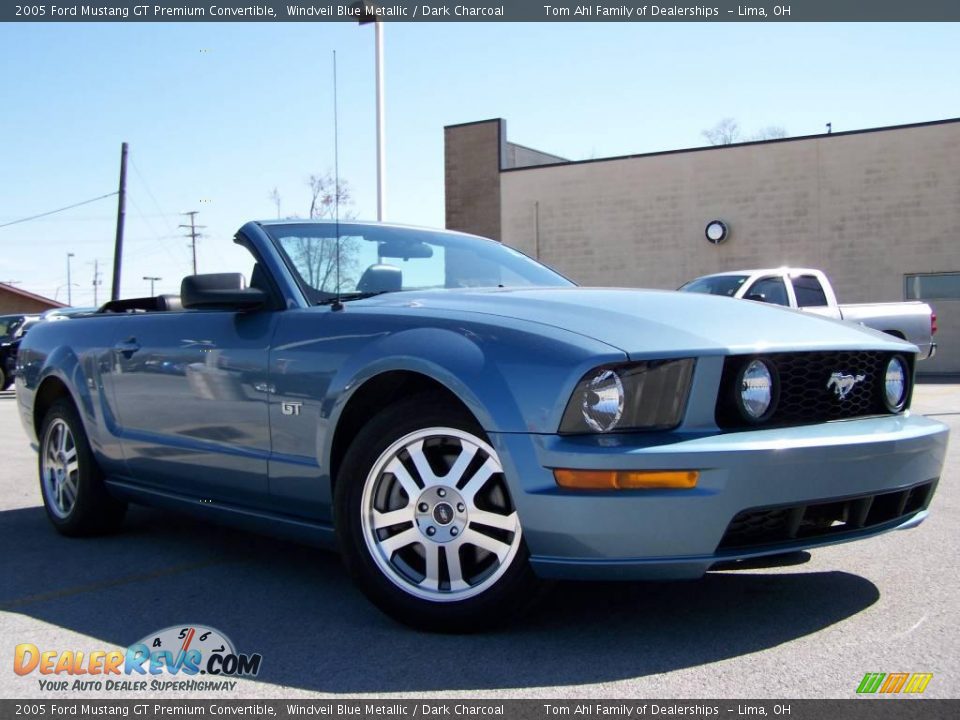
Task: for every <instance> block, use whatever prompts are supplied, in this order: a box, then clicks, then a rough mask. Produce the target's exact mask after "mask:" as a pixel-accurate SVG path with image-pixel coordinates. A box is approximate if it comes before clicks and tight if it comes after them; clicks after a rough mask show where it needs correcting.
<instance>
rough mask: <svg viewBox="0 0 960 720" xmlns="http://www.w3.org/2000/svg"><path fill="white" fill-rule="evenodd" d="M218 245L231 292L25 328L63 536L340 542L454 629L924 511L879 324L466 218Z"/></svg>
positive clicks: (410, 619) (21, 361) (296, 230)
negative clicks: (134, 517)
mask: <svg viewBox="0 0 960 720" xmlns="http://www.w3.org/2000/svg"><path fill="white" fill-rule="evenodd" d="M338 228H339V231H338ZM236 241H237V243H238V244H240V245H241V246H242V247H244V248H246V249H247V250H248V251H249V252H250V254H251V255H252V258H251V265H252V272H251V275H250V284H249V286H246V284H245V282H244V278H243V275H241V274H239V273H235V274H233V273H220V274H214V275H194V276H190V277H187V278H185V279H184V280H183V284H182V288H181V294H180V296H179V297H178V296H169V295H161V296H158V297H154V298H141V299H131V300H121V301H116V302H112V303H108V304H107V305H105V306H104V307H103V308H101V309H100V310H99V311H98V312H96V313H91V314H89V315H88V316H85V317H75V318H74V319H71V320H70V321H68V322H61V323H45V324H41V325H38V326H37V327H36V328H35V329H34V330H33V331H32V332H31V333H30V334H29V335H28V336H27V337H26V339H25V340H24V342H23V345H22V347H21V348H20V352H19V355H18V361H17V364H18V367H17V380H16V386H17V398H18V405H19V410H20V414H21V416H22V420H23V423H24V425H25V427H26V429H27V432H28V433H29V434H30V435H31V437H32V438H33V439H35V441H36V442H37V445H38V447H39V472H40V484H41V489H42V492H43V500H44V504H45V507H46V511H47V515H48V516H49V519H50V521H51V522H52V523H53V525H54V526H55V527H56V528H57V529H58V530H59V531H60V532H62V533H64V534H66V535H81V534H90V533H95V532H102V531H108V530H111V529H115V528H116V527H117V526H118V525H119V523H120V521H121V519H122V517H123V513H124V510H125V508H126V503H128V502H134V503H145V504H151V505H157V506H162V507H168V508H173V509H180V510H188V511H192V512H194V513H198V514H201V515H203V516H205V517H208V518H210V519H213V520H216V521H219V522H228V523H234V524H237V525H240V526H243V527H246V528H250V529H253V530H265V531H268V532H271V533H280V534H285V535H287V536H293V537H295V538H298V539H301V540H306V541H309V542H317V543H321V544H328V545H336V546H338V547H339V549H340V551H341V552H342V554H343V556H344V559H345V562H346V565H347V568H348V569H349V572H350V574H351V575H352V576H353V578H354V579H355V580H356V582H357V583H358V584H359V586H360V587H361V588H362V590H363V591H364V593H366V595H367V596H368V597H369V598H370V599H371V600H372V601H373V602H374V603H375V604H376V605H377V606H379V607H380V608H381V609H382V610H384V611H385V612H386V613H388V614H390V615H391V616H393V617H395V618H397V619H399V620H401V621H403V622H406V623H409V624H411V625H415V626H417V627H421V628H428V629H436V630H469V629H476V628H480V627H484V626H487V625H489V624H490V623H492V622H495V621H498V620H501V619H503V618H505V617H508V616H510V615H511V614H512V613H514V612H515V611H516V610H517V609H518V608H521V607H523V606H524V605H525V604H526V601H527V599H528V598H530V597H533V596H534V595H535V593H533V592H531V591H532V590H533V589H534V587H535V586H536V584H537V582H538V580H539V579H540V578H584V579H643V578H646V579H679V578H696V577H699V576H701V575H703V574H704V573H705V572H706V571H707V570H708V569H709V568H710V567H711V566H713V565H715V564H716V563H718V562H724V561H733V560H739V559H745V558H752V557H758V556H765V555H776V554H780V553H785V552H790V551H794V550H798V549H801V548H811V547H816V546H820V545H827V544H830V543H835V542H843V541H849V540H856V539H860V538H866V537H870V536H872V535H876V534H878V533H881V532H884V531H887V530H892V529H895V528H906V527H911V526H914V525H917V524H918V523H919V522H920V521H922V520H923V518H924V517H925V516H926V514H927V508H928V506H929V504H930V501H931V499H932V497H933V494H934V491H935V489H936V485H937V481H938V479H939V477H940V472H941V468H942V465H943V459H944V453H945V449H946V442H947V429H946V427H945V426H944V425H942V424H940V423H938V422H935V421H933V420H928V419H926V418H923V417H920V416H917V415H914V414H912V413H911V412H910V410H909V407H910V398H911V391H912V382H913V376H914V363H915V359H916V357H915V356H916V351H917V349H916V347H914V346H912V345H908V344H906V343H904V342H902V341H899V340H897V339H895V338H892V337H890V336H886V335H881V334H880V333H877V332H874V331H871V330H865V329H860V328H856V327H852V326H850V325H848V324H845V323H840V322H835V321H832V320H825V319H821V318H817V317H810V316H808V315H803V314H801V313H798V312H795V311H791V310H784V309H781V308H776V307H769V306H765V305H761V304H759V303H744V302H738V301H736V300H731V299H727V298H719V297H710V296H702V295H696V294H688V293H675V292H659V291H641V290H622V289H603V288H593V289H590V288H580V287H577V286H575V285H574V284H573V283H571V282H569V281H568V280H566V279H565V278H563V277H562V276H560V275H558V274H556V273H555V272H553V271H552V270H550V269H549V268H546V267H544V266H543V265H540V264H539V263H537V262H535V261H533V260H531V259H530V258H528V257H526V256H524V255H522V254H520V253H518V252H516V251H514V250H512V249H510V248H508V247H505V246H503V245H501V244H500V243H497V242H494V241H491V240H485V239H482V238H478V237H473V236H469V235H463V234H459V233H452V232H445V231H432V230H421V229H413V228H406V227H399V226H389V225H375V224H360V223H340V224H339V225H336V224H334V223H326V222H299V221H297V222H294V221H287V222H279V221H278V222H260V223H253V222H252V223H248V224H247V225H245V226H244V227H243V228H242V229H241V230H240V231H239V233H238V234H237V236H236ZM338 258H339V262H338V261H337V260H338ZM84 547H85V546H84ZM80 551H81V550H80V549H79V547H78V552H80Z"/></svg>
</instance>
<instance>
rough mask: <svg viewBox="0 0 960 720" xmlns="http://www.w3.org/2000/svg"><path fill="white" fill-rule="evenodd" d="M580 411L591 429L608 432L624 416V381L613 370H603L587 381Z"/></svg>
mask: <svg viewBox="0 0 960 720" xmlns="http://www.w3.org/2000/svg"><path fill="white" fill-rule="evenodd" d="M582 397H583V400H582V402H581V403H580V412H581V413H582V415H583V421H584V422H585V423H587V425H588V426H589V427H590V429H591V430H594V431H596V432H606V431H607V430H611V429H613V428H614V427H616V425H617V423H618V422H620V418H622V417H623V383H622V382H621V381H620V378H619V377H617V374H616V373H615V372H614V371H613V370H602V371H601V372H600V373H598V374H597V375H594V376H593V377H592V378H590V380H589V381H588V382H587V387H586V391H585V392H584V393H582Z"/></svg>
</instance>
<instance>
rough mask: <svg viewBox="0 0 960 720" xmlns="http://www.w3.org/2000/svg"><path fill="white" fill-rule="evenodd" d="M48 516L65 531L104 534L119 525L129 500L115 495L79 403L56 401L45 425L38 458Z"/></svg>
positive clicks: (44, 421) (67, 532) (58, 528)
mask: <svg viewBox="0 0 960 720" xmlns="http://www.w3.org/2000/svg"><path fill="white" fill-rule="evenodd" d="M37 465H38V470H39V475H40V493H41V494H42V495H43V507H44V509H45V510H46V511H47V517H48V518H49V519H50V522H51V523H52V524H53V526H54V528H56V530H57V532H59V533H61V534H62V535H68V536H71V537H76V536H84V535H98V534H101V533H106V532H111V531H114V530H116V529H117V528H118V527H119V526H120V524H121V523H122V522H123V516H124V514H125V513H126V510H127V504H126V503H124V502H121V501H120V500H117V499H116V498H114V497H112V496H111V495H110V493H109V492H108V491H107V488H106V485H104V482H103V473H102V472H101V470H100V467H99V466H98V465H97V461H96V460H95V459H94V457H93V452H92V451H91V450H90V443H89V442H88V440H87V434H86V432H85V431H84V428H83V423H82V422H81V420H80V416H79V414H78V413H77V410H76V408H75V407H74V406H73V404H72V403H71V402H69V401H68V400H58V401H57V402H55V403H54V404H53V405H52V406H51V407H50V409H49V410H48V411H47V414H46V415H45V416H44V418H43V423H42V424H41V428H40V454H39V458H38V461H37Z"/></svg>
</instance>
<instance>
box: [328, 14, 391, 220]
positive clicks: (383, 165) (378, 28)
mask: <svg viewBox="0 0 960 720" xmlns="http://www.w3.org/2000/svg"><path fill="white" fill-rule="evenodd" d="M352 7H353V8H355V9H356V10H357V14H358V16H359V20H358V21H357V22H358V23H359V24H360V25H367V24H369V23H373V37H374V44H375V46H376V55H375V60H374V63H375V65H376V80H377V90H376V91H377V222H383V220H384V216H385V215H386V205H387V128H386V121H385V120H384V116H385V115H386V102H385V101H384V93H383V23H382V22H380V18H379V17H378V16H377V7H378V6H377V4H376V3H374V2H370V0H366V2H358V3H354V4H353V6H352ZM339 191H340V188H337V192H339Z"/></svg>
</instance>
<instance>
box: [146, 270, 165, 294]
mask: <svg viewBox="0 0 960 720" xmlns="http://www.w3.org/2000/svg"><path fill="white" fill-rule="evenodd" d="M143 279H144V280H149V281H150V297H153V284H154V283H155V282H156V281H157V280H163V278H162V277H152V276H150V275H144V276H143Z"/></svg>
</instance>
